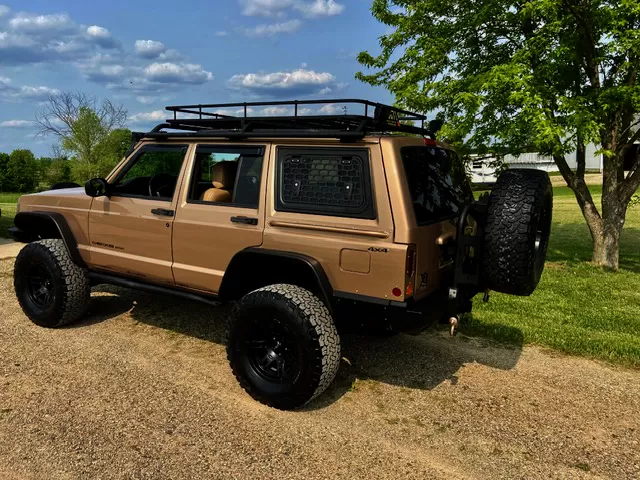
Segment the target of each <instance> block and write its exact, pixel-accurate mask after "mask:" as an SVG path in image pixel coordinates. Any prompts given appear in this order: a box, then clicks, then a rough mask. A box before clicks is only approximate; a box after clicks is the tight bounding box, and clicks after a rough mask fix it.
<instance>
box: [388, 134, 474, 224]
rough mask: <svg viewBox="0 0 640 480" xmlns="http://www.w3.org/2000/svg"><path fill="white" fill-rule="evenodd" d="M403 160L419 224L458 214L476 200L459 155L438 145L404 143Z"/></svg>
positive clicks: (401, 150)
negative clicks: (408, 145)
mask: <svg viewBox="0 0 640 480" xmlns="http://www.w3.org/2000/svg"><path fill="white" fill-rule="evenodd" d="M400 155H401V157H402V164H403V165H404V170H405V173H406V176H407V183H408V187H409V193H410V195H411V200H412V202H413V209H414V212H415V215H416V220H417V222H418V225H426V224H429V223H433V222H438V221H440V220H443V219H446V218H453V217H455V216H457V215H458V212H459V211H460V209H461V208H462V207H463V206H464V205H466V204H467V203H469V202H471V201H473V193H472V192H471V186H470V185H469V180H468V179H467V175H466V172H465V170H464V166H463V165H462V162H461V161H460V159H459V158H458V156H457V155H456V154H455V153H454V152H452V151H449V150H444V149H442V148H437V147H426V146H425V147H422V146H416V147H403V148H401V149H400Z"/></svg>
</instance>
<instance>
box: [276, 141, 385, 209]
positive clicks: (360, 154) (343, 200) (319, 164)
mask: <svg viewBox="0 0 640 480" xmlns="http://www.w3.org/2000/svg"><path fill="white" fill-rule="evenodd" d="M278 190H279V191H278V197H277V201H276V209H277V210H278V211H283V212H297V213H311V214H317V215H332V216H339V217H353V218H367V219H374V218H375V212H374V206H373V196H372V192H371V178H370V173H369V155H368V152H367V150H359V149H349V150H346V149H339V148H318V149H308V150H298V149H293V148H291V149H289V148H282V149H279V150H278Z"/></svg>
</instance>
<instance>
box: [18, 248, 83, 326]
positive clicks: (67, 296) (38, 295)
mask: <svg viewBox="0 0 640 480" xmlns="http://www.w3.org/2000/svg"><path fill="white" fill-rule="evenodd" d="M13 272H14V273H13V285H14V288H15V291H16V296H17V297H18V302H20V306H21V307H22V310H23V311H24V313H25V314H26V315H27V317H29V319H30V320H31V321H32V322H33V323H35V324H36V325H39V326H41V327H46V328H56V327H61V326H63V325H67V324H69V323H72V322H75V321H76V320H78V319H79V318H80V317H81V316H82V315H84V314H85V312H86V311H87V307H88V306H89V298H90V294H91V286H90V284H89V280H88V279H87V275H86V270H85V269H83V268H81V267H79V266H77V265H76V264H75V263H73V260H71V257H70V256H69V252H68V251H67V248H66V246H65V244H64V242H63V241H62V240H60V239H47V240H40V241H37V242H33V243H30V244H28V245H26V246H25V247H24V248H23V249H22V250H21V251H20V253H19V254H18V258H16V263H15V266H14V270H13Z"/></svg>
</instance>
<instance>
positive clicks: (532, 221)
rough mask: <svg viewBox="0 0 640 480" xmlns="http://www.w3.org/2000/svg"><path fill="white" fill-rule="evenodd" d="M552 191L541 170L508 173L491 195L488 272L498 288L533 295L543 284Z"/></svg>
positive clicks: (489, 282) (486, 242)
mask: <svg viewBox="0 0 640 480" xmlns="http://www.w3.org/2000/svg"><path fill="white" fill-rule="evenodd" d="M552 209H553V190H552V188H551V182H550V181H549V175H548V174H547V173H546V172H543V171H541V170H532V169H512V170H507V171H505V172H503V173H502V174H501V175H500V177H499V178H498V181H497V182H496V184H495V186H494V188H493V189H492V191H491V195H490V198H489V209H488V215H487V223H486V226H485V236H484V257H483V273H484V278H485V282H486V286H487V287H488V288H490V289H491V290H495V291H496V292H502V293H507V294H511V295H520V296H528V295H531V294H532V293H533V291H534V290H535V289H536V287H537V286H538V282H539V281H540V277H541V275H542V271H543V270H544V262H545V259H546V255H547V248H548V246H549V233H550V231H551V214H552Z"/></svg>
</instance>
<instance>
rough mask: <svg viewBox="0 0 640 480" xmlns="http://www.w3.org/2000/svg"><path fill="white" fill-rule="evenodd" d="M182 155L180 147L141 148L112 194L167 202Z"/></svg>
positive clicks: (177, 173)
mask: <svg viewBox="0 0 640 480" xmlns="http://www.w3.org/2000/svg"><path fill="white" fill-rule="evenodd" d="M186 152H187V147H186V146H184V145H179V146H168V147H157V146H148V147H142V149H141V150H140V151H139V152H138V153H137V154H136V156H135V157H134V158H133V160H132V161H131V162H130V163H129V165H127V167H126V169H125V171H124V172H122V173H121V174H120V175H118V178H117V179H116V181H115V182H114V183H113V186H112V195H116V196H130V197H142V198H153V199H157V200H166V201H171V200H172V199H173V195H174V193H175V190H176V185H177V183H178V176H179V175H180V169H181V168H182V163H183V162H184V157H185V154H186Z"/></svg>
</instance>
